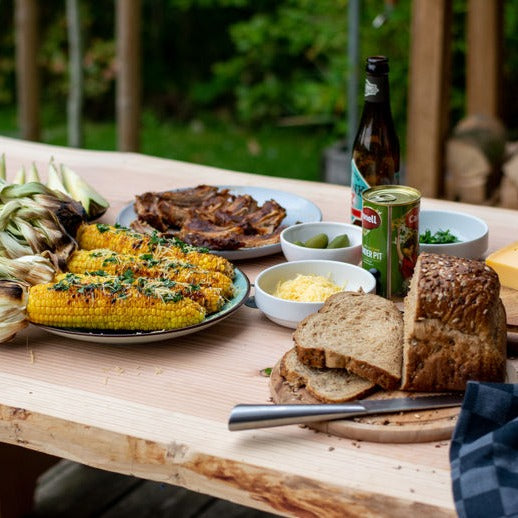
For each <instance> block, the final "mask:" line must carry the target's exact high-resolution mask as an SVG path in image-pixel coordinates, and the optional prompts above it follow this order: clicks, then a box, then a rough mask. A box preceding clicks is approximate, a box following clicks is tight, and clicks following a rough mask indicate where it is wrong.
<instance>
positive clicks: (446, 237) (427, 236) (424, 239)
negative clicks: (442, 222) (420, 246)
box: [419, 229, 460, 245]
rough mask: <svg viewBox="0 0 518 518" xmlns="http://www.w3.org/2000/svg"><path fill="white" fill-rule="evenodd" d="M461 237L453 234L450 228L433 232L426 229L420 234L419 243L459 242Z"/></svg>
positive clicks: (443, 243) (440, 243) (442, 243)
mask: <svg viewBox="0 0 518 518" xmlns="http://www.w3.org/2000/svg"><path fill="white" fill-rule="evenodd" d="M459 241H460V239H459V238H458V237H457V236H455V235H453V234H452V233H451V232H450V231H449V230H437V232H435V233H433V234H432V231H431V230H429V229H428V230H426V231H425V232H424V233H422V234H419V243H424V244H427V245H445V244H448V243H458V242H459Z"/></svg>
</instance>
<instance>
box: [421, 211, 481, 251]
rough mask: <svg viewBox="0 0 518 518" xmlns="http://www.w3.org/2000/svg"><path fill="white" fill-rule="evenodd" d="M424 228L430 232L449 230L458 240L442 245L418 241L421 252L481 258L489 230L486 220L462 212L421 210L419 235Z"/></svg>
mask: <svg viewBox="0 0 518 518" xmlns="http://www.w3.org/2000/svg"><path fill="white" fill-rule="evenodd" d="M426 230H430V232H431V233H432V234H434V233H435V232H437V231H438V230H449V231H450V232H451V233H452V234H453V235H454V236H456V237H457V238H458V239H459V240H460V241H458V242H457V243H445V244H443V245H440V244H426V243H419V249H420V251H421V252H431V253H435V254H446V255H454V256H457V257H465V258H467V259H482V258H483V257H484V254H485V252H486V250H487V247H488V238H489V230H488V226H487V224H486V222H485V221H483V220H481V219H480V218H477V217H476V216H472V215H471V214H466V213H464V212H456V211H446V210H421V212H420V213H419V235H421V234H423V233H424V232H425V231H426Z"/></svg>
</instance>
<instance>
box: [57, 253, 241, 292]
mask: <svg viewBox="0 0 518 518" xmlns="http://www.w3.org/2000/svg"><path fill="white" fill-rule="evenodd" d="M67 268H68V270H69V271H70V272H72V273H84V272H95V271H98V270H103V271H105V272H106V273H109V274H111V275H123V274H124V273H125V272H127V271H128V270H130V271H131V272H133V274H134V275H135V277H152V278H163V279H170V280H172V281H176V282H184V283H187V284H199V285H201V286H211V287H213V288H220V289H221V294H222V295H223V297H225V298H227V299H230V298H232V297H233V296H234V285H233V283H232V279H230V277H228V276H227V275H225V274H224V273H221V272H216V271H210V270H203V269H201V268H196V267H195V266H193V265H192V264H189V263H186V262H182V261H178V260H175V259H168V258H167V257H163V258H161V259H155V258H154V257H153V255H152V254H142V255H140V256H136V255H129V254H119V253H117V252H114V251H113V250H109V249H107V248H99V249H95V250H76V251H75V252H74V253H72V254H71V255H70V257H69V259H68V262H67Z"/></svg>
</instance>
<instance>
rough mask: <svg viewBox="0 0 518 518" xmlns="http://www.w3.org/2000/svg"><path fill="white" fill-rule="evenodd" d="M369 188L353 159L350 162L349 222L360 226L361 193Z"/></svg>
mask: <svg viewBox="0 0 518 518" xmlns="http://www.w3.org/2000/svg"><path fill="white" fill-rule="evenodd" d="M369 187H370V185H369V184H368V183H367V181H366V180H365V178H364V177H363V175H362V174H361V173H360V170H359V169H358V167H357V166H356V162H355V161H354V158H353V159H352V160H351V221H352V223H354V224H357V225H361V224H362V205H363V203H362V193H363V191H366V190H367V189H368V188H369Z"/></svg>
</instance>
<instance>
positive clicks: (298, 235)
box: [280, 221, 362, 264]
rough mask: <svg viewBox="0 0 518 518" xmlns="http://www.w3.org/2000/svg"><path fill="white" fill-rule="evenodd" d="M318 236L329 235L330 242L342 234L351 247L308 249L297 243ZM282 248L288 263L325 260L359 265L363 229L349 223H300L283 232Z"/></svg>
mask: <svg viewBox="0 0 518 518" xmlns="http://www.w3.org/2000/svg"><path fill="white" fill-rule="evenodd" d="M317 234H327V237H328V238H329V241H331V240H332V239H333V238H335V237H336V236H339V235H341V234H347V235H348V236H349V241H350V246H347V247H343V248H306V247H304V246H299V245H296V244H295V242H296V241H301V242H305V241H306V240H307V239H309V238H310V237H313V236H316V235H317ZM280 237H281V248H282V252H283V253H284V257H286V259H287V260H288V261H303V260H307V259H323V260H327V261H343V262H345V263H351V264H358V263H359V262H360V260H361V256H362V229H361V227H359V226H357V225H351V224H349V223H338V222H333V221H317V222H313V223H300V224H298V225H292V226H291V227H288V228H285V229H284V230H283V231H282V232H281V236H280Z"/></svg>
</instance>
